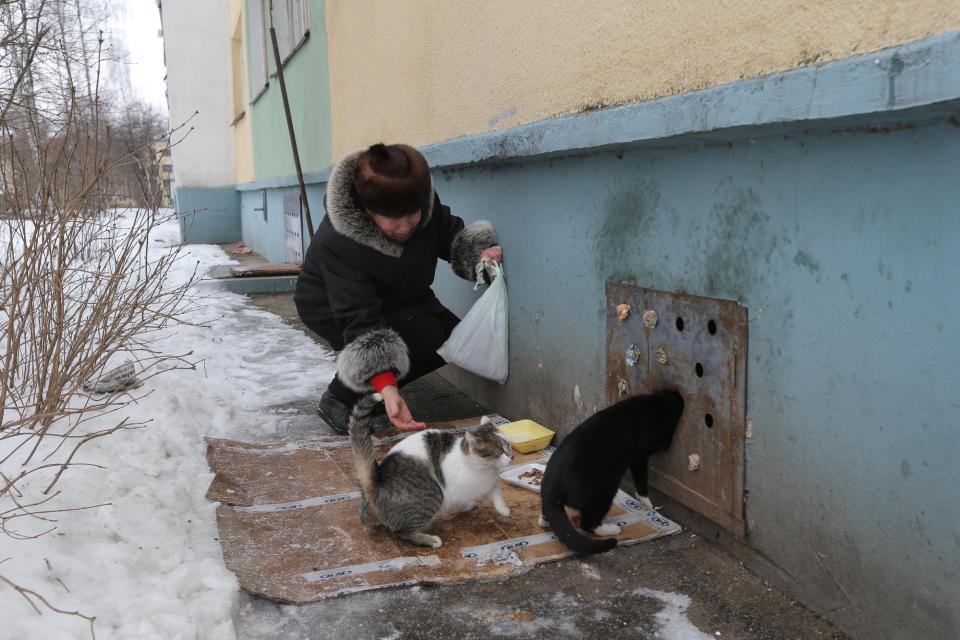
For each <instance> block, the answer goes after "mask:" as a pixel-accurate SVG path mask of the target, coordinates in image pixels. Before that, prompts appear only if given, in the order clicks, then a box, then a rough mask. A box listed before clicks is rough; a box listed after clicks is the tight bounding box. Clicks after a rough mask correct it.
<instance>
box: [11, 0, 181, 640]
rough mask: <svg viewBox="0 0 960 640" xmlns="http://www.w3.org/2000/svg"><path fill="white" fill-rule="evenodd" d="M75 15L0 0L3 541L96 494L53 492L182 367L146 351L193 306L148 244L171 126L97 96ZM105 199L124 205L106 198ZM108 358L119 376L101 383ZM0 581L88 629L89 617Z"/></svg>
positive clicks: (162, 217) (32, 1)
mask: <svg viewBox="0 0 960 640" xmlns="http://www.w3.org/2000/svg"><path fill="white" fill-rule="evenodd" d="M72 4H75V6H76V10H75V12H74V13H73V14H70V15H69V16H68V15H67V13H68V12H69V11H70V10H71V5H72ZM84 18H86V19H87V21H88V24H87V25H86V26H84V24H83V21H84ZM89 19H90V15H89V14H87V13H84V12H83V11H81V8H80V4H79V3H78V2H76V3H74V2H72V1H71V2H67V0H58V1H49V2H48V1H45V0H19V1H15V0H7V1H4V0H0V28H2V32H0V44H2V53H0V135H2V138H0V531H2V532H3V533H5V534H7V535H8V536H12V537H14V538H32V537H36V536H39V535H44V534H46V533H49V531H51V530H53V528H55V524H54V520H53V518H52V517H51V516H52V514H56V513H58V512H62V511H66V510H74V509H79V508H91V507H95V506H99V505H100V503H103V502H104V501H105V500H109V496H89V497H88V498H87V499H88V500H89V504H84V505H76V504H61V500H60V499H59V498H61V494H60V491H59V489H58V488H57V487H58V485H59V484H61V483H63V482H65V481H67V478H68V475H69V474H67V473H66V472H68V471H69V469H70V468H71V467H74V466H77V465H78V464H81V463H79V462H77V453H78V451H79V450H80V449H81V448H82V447H83V446H84V445H85V444H87V443H89V442H91V441H93V440H96V439H98V438H102V437H105V436H108V435H111V434H114V433H117V432H118V431H122V430H126V429H132V428H137V427H143V426H144V423H137V422H132V421H131V420H130V419H129V418H128V417H125V416H124V412H123V408H124V407H126V406H127V405H128V404H129V403H131V402H133V401H135V400H136V399H138V397H142V395H143V394H144V393H146V392H144V391H140V390H138V389H137V388H136V385H137V384H142V383H143V381H145V380H146V379H148V378H150V377H151V376H154V375H157V374H158V373H162V372H163V371H167V370H170V369H172V368H179V367H192V366H193V365H192V364H191V363H190V362H188V361H187V360H186V358H187V357H188V356H189V354H169V353H165V352H163V351H162V350H161V349H160V348H158V346H157V340H158V339H159V338H160V337H162V336H163V334H164V333H165V331H166V330H168V329H169V327H171V326H172V325H175V324H176V323H178V322H181V321H182V317H183V315H184V314H185V313H186V312H187V311H188V310H189V308H190V306H191V305H192V304H193V302H192V300H191V298H190V296H189V295H188V290H189V288H190V286H191V284H192V283H193V281H194V277H195V274H194V277H187V278H186V279H185V280H183V279H181V280H180V282H177V283H173V282H172V280H171V277H170V276H171V270H172V269H173V268H174V266H175V265H176V264H177V262H178V261H179V260H181V259H182V256H181V254H180V251H179V248H178V247H173V248H170V247H163V248H161V247H157V246H151V232H153V231H154V230H155V229H156V228H157V227H158V225H160V224H161V223H163V222H165V221H166V220H167V217H168V216H170V215H172V214H171V213H170V212H168V211H165V210H162V209H160V202H161V197H162V194H161V193H160V189H159V185H160V180H159V178H158V171H159V162H158V161H157V155H158V154H159V153H162V151H163V147H164V146H165V145H169V144H170V143H171V138H172V136H173V135H175V134H176V132H170V131H166V130H165V125H163V124H162V123H161V122H160V119H159V117H158V116H157V114H155V113H151V112H150V111H149V110H147V109H142V108H137V107H135V108H131V107H130V105H117V104H115V103H112V102H111V101H110V100H109V99H108V98H109V96H107V95H105V93H104V92H102V91H101V83H100V80H101V70H102V61H103V54H104V52H103V38H102V35H100V34H99V33H96V35H94V34H93V33H92V31H91V30H92V28H93V26H91V25H90V24H89V22H90V20H89ZM68 25H69V26H68ZM120 107H123V108H120ZM138 109H139V110H138ZM138 113H139V114H140V115H139V116H138V115H137V114H138ZM115 131H119V132H120V134H121V135H120V136H115V135H114V132H115ZM158 142H159V143H160V144H159V145H158V144H157V143H158ZM118 195H119V196H121V197H122V198H123V199H125V200H128V201H131V202H135V203H137V205H138V206H137V207H136V208H135V209H130V210H117V209H112V208H110V206H109V205H110V204H111V203H112V202H114V201H115V199H116V198H117V196H118ZM121 361H129V362H132V363H133V367H132V371H133V374H134V375H133V376H127V377H125V378H124V379H123V380H121V381H120V382H119V383H118V382H117V380H114V381H113V383H112V384H104V383H105V382H106V380H105V378H104V377H103V374H104V372H105V370H106V369H109V368H111V367H113V366H115V365H117V364H119V363H120V362H121ZM127 366H128V367H129V366H130V365H129V364H128V365H127ZM0 583H2V584H5V585H6V586H8V587H10V588H13V589H14V590H15V591H17V592H18V593H19V594H20V595H21V596H23V597H24V598H27V600H28V601H29V602H30V603H31V605H32V606H33V607H34V608H35V609H37V611H38V612H39V608H38V606H37V605H38V604H42V605H44V606H46V607H48V608H49V609H50V610H52V611H57V612H59V613H70V614H73V615H80V616H81V617H84V618H86V619H88V620H90V622H91V632H92V623H93V619H92V618H90V617H88V616H83V615H82V614H80V613H78V612H67V611H63V610H61V609H58V608H57V607H55V606H53V605H51V604H50V603H49V602H47V600H45V599H44V598H43V597H42V596H40V595H39V594H38V593H36V592H34V591H31V590H29V589H26V588H24V587H21V586H19V585H17V584H15V583H13V582H12V581H10V580H9V579H7V578H5V577H3V576H2V575H0Z"/></svg>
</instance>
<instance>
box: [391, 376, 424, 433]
mask: <svg viewBox="0 0 960 640" xmlns="http://www.w3.org/2000/svg"><path fill="white" fill-rule="evenodd" d="M380 395H381V396H383V405H384V407H385V408H386V410H387V417H388V418H390V422H392V423H393V426H395V427H396V428H397V429H399V430H400V431H420V430H421V429H426V428H427V425H426V424H425V423H423V422H417V421H416V420H414V419H413V416H412V415H411V414H410V408H409V407H408V406H407V402H406V401H405V400H404V399H403V397H402V396H401V395H400V390H399V389H397V388H396V387H395V386H393V385H387V386H386V387H384V388H383V389H382V390H381V391H380Z"/></svg>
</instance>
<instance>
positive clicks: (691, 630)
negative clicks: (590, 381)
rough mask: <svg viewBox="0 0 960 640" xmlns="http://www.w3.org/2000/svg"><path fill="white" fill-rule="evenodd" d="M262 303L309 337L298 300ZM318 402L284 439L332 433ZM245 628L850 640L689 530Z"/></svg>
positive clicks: (255, 602)
mask: <svg viewBox="0 0 960 640" xmlns="http://www.w3.org/2000/svg"><path fill="white" fill-rule="evenodd" d="M252 299H253V301H254V303H255V304H257V305H259V306H261V307H263V308H265V309H267V310H269V311H272V312H274V313H277V314H278V315H279V316H281V317H282V318H283V319H284V320H285V321H287V322H288V323H290V324H291V325H292V326H295V327H297V328H299V329H301V330H303V331H304V332H306V333H308V334H309V332H308V331H307V330H306V328H305V327H303V325H302V324H300V322H299V320H298V319H297V315H296V311H295V309H294V307H293V300H292V297H291V296H290V295H289V294H274V295H258V296H253V297H252ZM310 335H311V336H312V334H310ZM312 337H315V336H312ZM318 341H319V339H318ZM405 397H406V398H407V400H408V402H409V403H410V405H411V409H412V411H413V413H414V416H416V418H417V419H419V420H425V421H442V420H454V419H458V418H466V417H471V416H476V415H479V414H480V413H483V412H484V411H485V408H484V407H482V406H480V405H478V404H477V403H475V402H473V401H472V400H470V399H469V398H467V397H466V396H465V395H463V394H462V393H460V392H459V391H457V390H456V389H455V388H454V387H452V386H451V385H450V384H449V383H447V382H446V381H445V380H444V379H443V378H441V377H440V376H439V375H437V374H431V375H429V376H426V377H424V378H423V379H421V380H419V381H417V382H415V383H413V384H411V385H410V386H409V387H407V388H406V389H405ZM317 400H318V399H317V398H304V399H303V400H302V401H301V402H297V403H294V404H292V405H289V406H286V407H277V408H276V409H277V410H278V411H282V412H283V415H284V416H285V420H284V423H283V426H282V429H281V430H280V431H279V432H278V433H277V434H275V435H276V438H282V439H286V438H289V439H291V440H293V439H297V438H301V437H304V436H310V435H320V434H325V433H329V430H328V429H327V428H326V426H325V425H323V424H322V423H321V422H320V420H319V419H318V418H317V416H316V413H315V407H316V402H317ZM290 409H296V411H295V412H290ZM681 524H683V522H682V521H681ZM235 624H236V630H237V635H238V637H239V638H241V639H249V640H255V639H256V640H259V639H263V638H271V639H277V640H288V639H289V640H293V639H298V640H301V639H323V638H331V639H333V638H337V639H338V640H350V639H354V638H355V639H358V640H359V639H361V638H362V639H367V638H385V639H386V638H389V639H391V640H396V639H400V638H405V639H419V638H430V639H431V640H439V639H445V638H457V639H461V640H467V639H471V638H476V639H486V638H498V637H505V638H550V639H551V640H560V639H566V638H584V639H597V640H600V639H612V638H650V639H654V638H658V639H661V640H674V639H677V640H688V639H697V640H704V639H706V638H721V639H733V638H737V639H740V638H743V639H754V638H755V639H758V640H767V639H769V640H775V639H776V640H779V639H788V638H789V639H804V638H835V639H843V638H847V636H846V635H844V634H843V633H842V632H840V631H839V630H838V629H837V628H836V627H834V626H833V625H832V624H830V623H829V622H827V621H825V620H823V619H820V618H818V617H817V616H815V615H814V614H813V613H811V612H810V611H808V610H806V609H805V608H803V607H802V606H801V605H800V604H798V603H796V602H794V601H792V600H791V599H790V598H789V597H787V596H786V595H784V594H783V593H782V592H780V591H779V590H777V589H776V588H774V587H771V586H769V585H768V584H767V583H765V582H764V581H762V580H761V579H759V578H758V577H756V576H754V575H753V574H751V573H750V572H748V571H747V570H746V569H745V568H744V567H743V565H742V564H741V563H740V562H739V561H738V560H736V559H734V558H733V557H732V556H730V555H728V554H726V553H725V552H724V551H722V550H721V549H719V548H718V547H716V546H715V545H714V544H712V543H711V542H708V541H706V540H705V539H704V538H703V537H701V536H699V535H696V534H692V533H689V532H684V533H681V534H679V535H676V536H671V537H668V538H662V539H659V540H653V541H651V542H645V543H641V544H638V545H634V546H631V547H622V548H618V549H615V550H613V551H611V552H609V553H606V554H602V555H599V556H592V557H589V558H586V559H583V560H577V559H568V560H563V561H560V562H556V563H552V564H547V565H541V566H538V567H534V568H531V569H530V570H529V571H528V572H527V573H525V574H523V575H520V576H515V577H513V578H510V579H506V580H502V581H496V582H482V583H477V582H474V583H468V584H460V585H452V586H435V587H431V586H418V587H406V588H397V589H390V590H385V591H376V592H367V593H358V594H354V595H351V596H346V597H341V598H336V599H332V600H328V601H324V602H319V603H315V604H310V605H300V606H293V605H279V604H276V603H273V602H270V601H267V600H263V599H261V598H256V597H253V596H245V597H244V598H243V601H242V605H241V606H240V608H239V609H238V611H237V613H236V617H235Z"/></svg>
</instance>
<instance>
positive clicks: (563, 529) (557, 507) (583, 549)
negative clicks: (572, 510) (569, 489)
mask: <svg viewBox="0 0 960 640" xmlns="http://www.w3.org/2000/svg"><path fill="white" fill-rule="evenodd" d="M541 507H542V509H543V516H544V517H545V518H546V519H547V522H549V523H550V528H551V529H553V532H554V533H555V534H557V538H559V539H560V542H562V543H563V544H565V545H566V546H567V547H568V548H569V549H571V550H572V551H574V552H576V553H581V554H587V553H603V552H604V551H609V550H610V549H613V548H614V547H615V546H617V539H616V538H588V537H587V536H585V535H583V534H582V533H580V531H578V530H577V528H576V527H574V526H573V523H572V522H570V517H569V516H568V515H567V510H566V509H564V508H563V504H561V503H559V502H555V501H552V500H551V501H547V500H546V499H545V500H543V503H542V505H541Z"/></svg>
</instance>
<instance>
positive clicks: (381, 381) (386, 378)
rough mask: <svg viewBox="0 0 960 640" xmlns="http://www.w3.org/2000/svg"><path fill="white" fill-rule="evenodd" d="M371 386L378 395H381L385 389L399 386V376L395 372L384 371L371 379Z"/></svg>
mask: <svg viewBox="0 0 960 640" xmlns="http://www.w3.org/2000/svg"><path fill="white" fill-rule="evenodd" d="M370 384H371V385H373V388H374V389H376V390H377V393H380V392H381V391H383V388H384V387H389V386H390V385H393V386H397V376H396V374H394V373H393V371H384V372H383V373H378V374H377V375H375V376H373V377H372V378H370Z"/></svg>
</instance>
